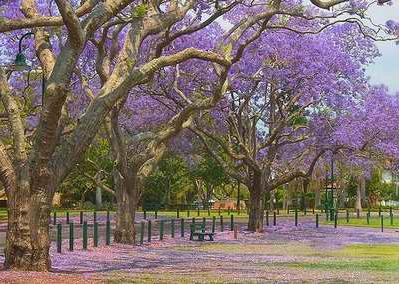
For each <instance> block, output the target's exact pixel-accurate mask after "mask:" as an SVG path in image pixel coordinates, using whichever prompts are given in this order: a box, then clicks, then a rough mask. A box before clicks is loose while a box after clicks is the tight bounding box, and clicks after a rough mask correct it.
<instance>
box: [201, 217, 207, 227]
mask: <svg viewBox="0 0 399 284" xmlns="http://www.w3.org/2000/svg"><path fill="white" fill-rule="evenodd" d="M202 226H204V228H205V226H206V218H205V217H202Z"/></svg>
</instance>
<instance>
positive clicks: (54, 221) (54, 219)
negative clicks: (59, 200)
mask: <svg viewBox="0 0 399 284" xmlns="http://www.w3.org/2000/svg"><path fill="white" fill-rule="evenodd" d="M53 225H54V226H55V225H57V211H54V213H53Z"/></svg>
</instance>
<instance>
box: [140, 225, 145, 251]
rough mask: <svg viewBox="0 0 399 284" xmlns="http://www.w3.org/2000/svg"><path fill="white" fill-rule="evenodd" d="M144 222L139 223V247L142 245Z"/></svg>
mask: <svg viewBox="0 0 399 284" xmlns="http://www.w3.org/2000/svg"><path fill="white" fill-rule="evenodd" d="M144 226H145V224H144V221H141V223H140V245H143V244H144Z"/></svg>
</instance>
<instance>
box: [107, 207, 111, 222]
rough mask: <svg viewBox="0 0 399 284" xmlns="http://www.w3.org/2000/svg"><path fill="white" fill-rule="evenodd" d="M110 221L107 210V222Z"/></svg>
mask: <svg viewBox="0 0 399 284" xmlns="http://www.w3.org/2000/svg"><path fill="white" fill-rule="evenodd" d="M109 221H111V218H110V215H109V210H107V222H109Z"/></svg>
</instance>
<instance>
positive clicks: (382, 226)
mask: <svg viewBox="0 0 399 284" xmlns="http://www.w3.org/2000/svg"><path fill="white" fill-rule="evenodd" d="M381 232H384V215H383V214H381Z"/></svg>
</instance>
